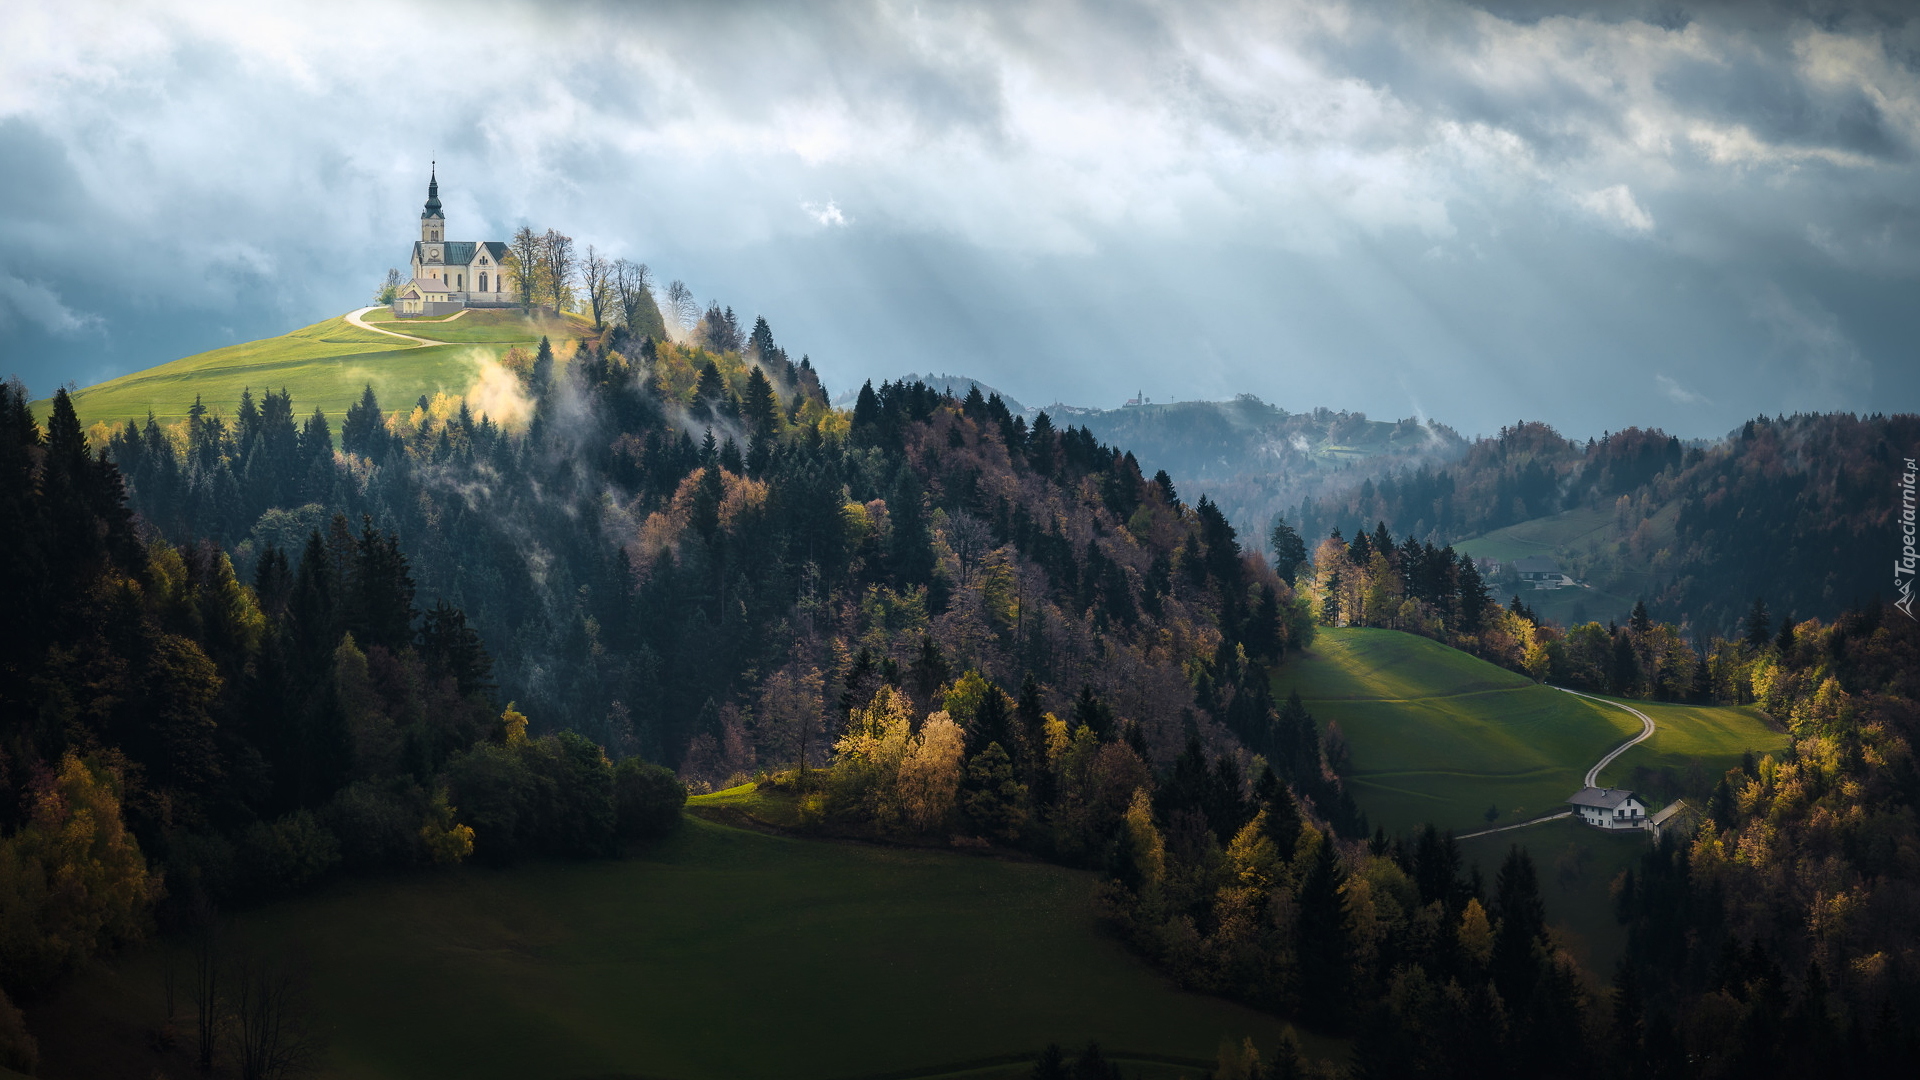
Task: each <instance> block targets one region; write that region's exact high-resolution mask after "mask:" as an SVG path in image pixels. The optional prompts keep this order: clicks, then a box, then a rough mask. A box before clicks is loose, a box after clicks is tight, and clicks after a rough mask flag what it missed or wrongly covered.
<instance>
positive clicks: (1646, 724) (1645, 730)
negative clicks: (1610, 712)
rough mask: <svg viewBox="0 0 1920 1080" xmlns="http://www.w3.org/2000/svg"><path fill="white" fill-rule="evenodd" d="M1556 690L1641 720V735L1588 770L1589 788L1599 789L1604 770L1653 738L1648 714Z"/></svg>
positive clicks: (1625, 706)
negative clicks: (1619, 710) (1622, 711)
mask: <svg viewBox="0 0 1920 1080" xmlns="http://www.w3.org/2000/svg"><path fill="white" fill-rule="evenodd" d="M1554 689H1555V690H1558V691H1560V692H1561V693H1564V694H1572V695H1573V696H1574V697H1578V698H1586V699H1587V700H1588V701H1597V702H1599V703H1600V704H1602V705H1611V706H1613V707H1614V708H1616V709H1625V710H1627V711H1628V712H1630V713H1632V714H1633V715H1635V716H1637V717H1639V718H1640V724H1641V727H1640V734H1638V735H1635V736H1634V737H1633V738H1631V739H1628V740H1627V741H1626V742H1623V743H1621V744H1620V745H1619V746H1616V747H1614V748H1613V751H1612V752H1611V753H1609V754H1608V755H1607V756H1606V757H1603V758H1601V759H1600V760H1599V761H1597V762H1594V765H1593V768H1591V769H1588V770H1587V779H1586V786H1587V787H1599V786H1600V770H1601V769H1604V768H1606V767H1607V766H1609V765H1611V764H1613V759H1615V758H1617V757H1619V756H1620V755H1621V754H1624V753H1626V752H1627V751H1628V750H1629V749H1631V748H1632V747H1635V746H1638V745H1639V744H1641V743H1643V742H1646V741H1647V740H1648V739H1650V738H1652V737H1653V717H1651V716H1648V715H1647V714H1646V713H1643V712H1641V711H1640V710H1639V709H1636V708H1634V707H1633V706H1631V705H1623V704H1621V703H1620V702H1618V701H1608V700H1607V699H1606V698H1603V697H1594V696H1593V695H1592V694H1583V693H1581V692H1580V691H1578V690H1568V689H1567V688H1566V687H1564V686H1556V687H1554Z"/></svg>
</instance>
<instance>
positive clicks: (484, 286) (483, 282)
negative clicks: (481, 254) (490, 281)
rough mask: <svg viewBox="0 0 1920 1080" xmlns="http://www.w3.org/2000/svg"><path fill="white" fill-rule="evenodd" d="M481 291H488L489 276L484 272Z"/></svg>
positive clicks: (481, 277)
mask: <svg viewBox="0 0 1920 1080" xmlns="http://www.w3.org/2000/svg"><path fill="white" fill-rule="evenodd" d="M480 291H481V292H486V291H487V274H486V271H484V270H483V271H481V272H480Z"/></svg>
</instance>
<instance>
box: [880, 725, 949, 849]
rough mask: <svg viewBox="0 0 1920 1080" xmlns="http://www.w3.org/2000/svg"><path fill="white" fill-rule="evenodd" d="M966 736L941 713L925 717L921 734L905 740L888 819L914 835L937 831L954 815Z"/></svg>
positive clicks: (895, 776)
mask: <svg viewBox="0 0 1920 1080" xmlns="http://www.w3.org/2000/svg"><path fill="white" fill-rule="evenodd" d="M966 741H967V740H966V736H965V735H964V734H963V733H962V732H961V731H960V725H958V724H956V723H954V722H953V720H952V718H951V717H949V716H948V715H947V714H946V713H944V712H937V713H934V714H933V715H932V716H929V717H927V720H926V723H924V724H922V725H921V726H920V734H919V735H918V736H915V737H912V738H910V739H909V740H908V743H909V745H908V747H907V752H906V756H905V757H903V758H902V759H901V761H900V768H899V771H898V772H897V773H895V775H894V783H893V785H892V787H893V798H892V799H890V800H888V801H889V803H890V807H889V808H890V810H891V811H892V812H891V813H890V814H888V815H887V817H889V818H891V819H893V820H895V821H897V822H898V823H899V824H901V825H904V826H905V827H906V828H907V829H909V830H910V831H913V832H930V831H932V830H933V829H935V828H938V827H939V826H940V824H941V823H942V822H944V821H946V820H947V817H948V815H950V814H951V813H952V812H953V803H954V799H955V797H956V796H957V795H958V794H959V791H960V762H961V759H962V757H963V756H964V755H965V753H966Z"/></svg>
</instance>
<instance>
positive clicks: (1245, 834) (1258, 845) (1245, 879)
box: [1227, 810, 1280, 892]
mask: <svg viewBox="0 0 1920 1080" xmlns="http://www.w3.org/2000/svg"><path fill="white" fill-rule="evenodd" d="M1227 863H1228V865H1230V866H1232V867H1233V876H1234V880H1235V881H1237V882H1238V883H1239V884H1241V885H1242V886H1245V887H1247V888H1251V889H1258V890H1260V891H1261V892H1266V891H1267V890H1269V889H1271V888H1273V885H1274V882H1276V881H1278V880H1279V879H1280V853H1279V852H1278V851H1277V850H1275V848H1274V846H1273V840H1272V839H1271V838H1270V837H1268V836H1267V812H1266V811H1265V810H1262V811H1260V812H1259V813H1257V814H1255V815H1254V816H1253V820H1252V821H1249V822H1247V823H1246V824H1245V825H1243V826H1241V828H1240V831H1239V832H1237V833H1235V834H1234V836H1233V842H1232V843H1230V844H1228V845H1227Z"/></svg>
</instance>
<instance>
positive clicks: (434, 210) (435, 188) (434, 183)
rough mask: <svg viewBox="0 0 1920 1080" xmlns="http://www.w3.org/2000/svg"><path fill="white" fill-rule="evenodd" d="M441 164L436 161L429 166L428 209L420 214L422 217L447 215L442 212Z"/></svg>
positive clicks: (442, 216)
mask: <svg viewBox="0 0 1920 1080" xmlns="http://www.w3.org/2000/svg"><path fill="white" fill-rule="evenodd" d="M439 165H440V163H439V162H437V161H436V162H434V163H433V164H431V165H429V166H428V174H427V175H428V179H427V209H426V211H425V212H423V213H422V214H421V215H420V216H421V217H422V218H444V217H445V216H446V215H445V214H442V213H441V212H440V171H439Z"/></svg>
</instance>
